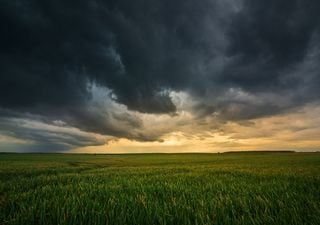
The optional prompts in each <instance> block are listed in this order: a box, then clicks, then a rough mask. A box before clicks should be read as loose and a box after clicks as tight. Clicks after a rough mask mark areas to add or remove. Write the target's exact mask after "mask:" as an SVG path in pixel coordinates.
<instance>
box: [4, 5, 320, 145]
mask: <svg viewBox="0 0 320 225" xmlns="http://www.w3.org/2000/svg"><path fill="white" fill-rule="evenodd" d="M319 11H320V2H319V1H317V0H310V1H303V0H290V1H289V0H284V1H276V0H259V1H249V0H225V1H222V0H214V1H212V0H204V1H201V2H195V1H192V0H183V1H182V0H177V1H169V0H162V1H159V0H148V1H145V0H138V1H135V2H131V1H127V0H117V1H113V0H92V1H68V2H66V1H62V0H58V1H55V2H51V1H47V0H43V1H36V0H30V1H27V2H26V1H21V0H16V1H12V0H3V1H1V3H0V27H1V28H2V30H3V31H5V32H4V33H3V34H2V35H1V36H0V49H1V51H0V74H1V77H0V125H1V126H0V142H1V143H7V142H8V143H12V145H10V146H13V147H12V148H13V149H14V148H15V147H14V146H18V145H19V146H20V145H21V146H22V148H23V146H29V147H25V149H27V150H29V149H34V150H35V151H41V149H43V151H45V149H48V151H49V150H53V151H54V150H59V151H60V150H68V149H72V148H78V147H84V146H97V145H104V144H106V143H108V142H110V141H111V140H117V139H122V138H124V139H127V140H132V141H138V142H154V141H158V142H159V143H164V142H165V137H168V136H169V135H170V134H172V133H177V132H178V133H179V132H182V133H184V137H185V138H186V139H188V137H187V136H188V135H189V134H190V133H193V134H194V135H196V136H201V135H203V136H205V135H204V134H203V131H205V132H208V133H217V132H218V133H219V132H225V133H224V134H225V135H228V132H229V135H228V137H229V138H231V136H232V135H233V134H232V132H231V129H227V130H228V131H226V129H225V128H226V124H230V123H232V124H238V125H239V126H241V127H252V128H253V127H255V129H259V128H258V127H256V126H255V125H254V124H255V123H256V121H260V119H268V118H270V117H275V116H285V115H289V114H290V113H293V112H298V111H299V110H302V109H306V107H307V109H310V105H316V104H317V103H318V102H319V97H320V92H319V88H320V72H319V71H320V14H319V13H318V12H319ZM308 107H309V108H308ZM311 108H312V107H311ZM307 111H308V110H307ZM307 115H309V114H307ZM266 121H267V120H266ZM309 125H310V126H311V123H310V124H309ZM239 129H240V128H239ZM306 129H308V128H306ZM310 129H311V128H310ZM312 129H313V134H314V133H317V131H316V130H315V129H314V128H312ZM191 131H192V132H191ZM243 131H244V132H247V133H248V134H250V133H251V134H253V132H252V131H250V132H249V131H248V130H246V129H244V128H243ZM1 135H2V136H1ZM292 135H294V134H292ZM1 137H2V138H1ZM233 137H234V138H235V137H236V136H233ZM237 137H238V138H239V139H241V137H240V136H239V135H238V136H237ZM19 140H20V141H19ZM21 140H24V141H25V142H23V141H22V142H21ZM16 142H17V143H16ZM3 146H9V145H8V144H5V145H3ZM208 146H211V145H209V144H208ZM10 148H11V147H10ZM44 148H45V149H44ZM1 149H2V148H1Z"/></svg>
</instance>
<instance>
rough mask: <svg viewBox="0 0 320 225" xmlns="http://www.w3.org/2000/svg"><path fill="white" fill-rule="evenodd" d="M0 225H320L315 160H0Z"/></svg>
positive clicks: (299, 156) (319, 169)
mask: <svg viewBox="0 0 320 225" xmlns="http://www.w3.org/2000/svg"><path fill="white" fill-rule="evenodd" d="M0 224H17V225H28V224H49V225H50V224H52V225H57V224H61V225H62V224H77V225H80V224H119V225H125V224H140V225H143V224H148V225H151V224H174V225H178V224H190V225H191V224H192V225H195V224H283V225H287V224H297V225H298V224H299V225H300V224H320V154H317V153H291V152H290V153H289V152H287V153H283V152H277V153H268V152H259V153H232V154H141V155H70V154H0Z"/></svg>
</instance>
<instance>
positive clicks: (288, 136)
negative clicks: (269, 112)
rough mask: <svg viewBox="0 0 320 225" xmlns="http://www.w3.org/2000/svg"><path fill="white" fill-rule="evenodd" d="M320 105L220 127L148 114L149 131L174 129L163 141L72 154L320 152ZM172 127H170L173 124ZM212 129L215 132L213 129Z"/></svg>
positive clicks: (85, 149)
mask: <svg viewBox="0 0 320 225" xmlns="http://www.w3.org/2000/svg"><path fill="white" fill-rule="evenodd" d="M319 115H320V106H319V105H309V106H306V107H304V108H303V109H300V110H297V111H295V112H291V113H285V114H283V115H276V116H271V117H266V118H259V119H254V120H250V121H246V122H245V123H239V122H227V123H225V124H219V127H218V128H216V126H213V125H214V121H212V119H211V120H209V121H206V122H204V121H202V120H201V121H196V122H194V123H192V124H186V125H181V124H183V121H184V120H187V119H190V117H191V115H189V114H188V113H182V114H181V115H180V116H176V117H175V118H170V117H169V116H162V117H161V116H156V117H155V118H151V117H152V116H151V115H146V117H149V118H145V120H144V121H145V123H146V124H147V126H146V127H147V129H146V132H158V131H159V130H163V129H170V130H172V132H167V133H166V134H165V135H163V136H162V140H163V141H162V142H139V141H132V140H128V139H124V138H121V139H118V140H111V141H109V142H108V143H107V144H105V145H102V146H88V147H83V148H77V149H74V150H73V151H72V152H75V153H81V152H90V153H144V152H170V153H173V152H222V151H242V150H246V151H248V150H297V151H316V150H319V149H320V117H319ZM170 123H171V125H168V124H170ZM210 127H212V129H210Z"/></svg>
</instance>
